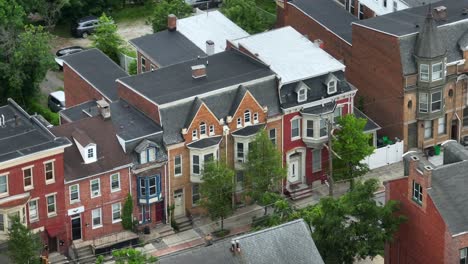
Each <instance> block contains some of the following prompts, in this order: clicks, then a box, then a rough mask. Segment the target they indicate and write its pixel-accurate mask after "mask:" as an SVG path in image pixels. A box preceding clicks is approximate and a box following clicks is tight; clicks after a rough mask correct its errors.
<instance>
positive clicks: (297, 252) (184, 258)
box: [160, 219, 324, 264]
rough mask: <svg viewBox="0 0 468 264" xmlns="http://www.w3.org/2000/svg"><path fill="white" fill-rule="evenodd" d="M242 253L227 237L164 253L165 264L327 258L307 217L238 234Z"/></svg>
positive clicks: (304, 263)
mask: <svg viewBox="0 0 468 264" xmlns="http://www.w3.org/2000/svg"><path fill="white" fill-rule="evenodd" d="M233 240H239V244H240V248H241V253H240V254H233V253H232V252H231V251H230V250H229V248H230V245H231V241H230V240H229V239H225V240H222V241H218V242H215V243H214V244H213V245H212V246H209V247H200V248H196V249H191V250H189V251H185V252H182V253H176V254H174V255H171V256H165V257H161V259H160V262H161V264H169V263H171V264H172V263H174V264H186V263H187V264H189V263H204V264H219V263H223V264H241V263H249V264H267V263H269V264H276V263H281V264H283V263H294V264H323V263H324V262H323V259H322V257H321V256H320V253H319V252H318V250H317V247H316V246H315V243H314V241H313V240H312V237H311V235H310V230H309V228H308V226H307V225H306V223H305V222H304V220H302V219H299V220H295V221H292V222H289V223H285V224H282V225H279V226H275V227H271V228H268V229H264V230H260V231H257V232H254V233H250V234H246V235H243V236H239V237H235V238H233Z"/></svg>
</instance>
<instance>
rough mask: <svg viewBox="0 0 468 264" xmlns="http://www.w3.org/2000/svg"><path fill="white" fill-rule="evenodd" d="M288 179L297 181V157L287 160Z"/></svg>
mask: <svg viewBox="0 0 468 264" xmlns="http://www.w3.org/2000/svg"><path fill="white" fill-rule="evenodd" d="M288 181H289V182H292V183H294V182H297V181H299V161H298V160H297V159H295V160H290V161H289V171H288Z"/></svg>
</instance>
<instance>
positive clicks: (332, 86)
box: [328, 4, 361, 94]
mask: <svg viewBox="0 0 468 264" xmlns="http://www.w3.org/2000/svg"><path fill="white" fill-rule="evenodd" d="M359 5H361V4H359ZM333 93H336V81H335V80H332V81H329V82H328V94H333Z"/></svg>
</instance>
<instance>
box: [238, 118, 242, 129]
mask: <svg viewBox="0 0 468 264" xmlns="http://www.w3.org/2000/svg"><path fill="white" fill-rule="evenodd" d="M237 127H238V128H239V127H242V118H240V117H239V118H237Z"/></svg>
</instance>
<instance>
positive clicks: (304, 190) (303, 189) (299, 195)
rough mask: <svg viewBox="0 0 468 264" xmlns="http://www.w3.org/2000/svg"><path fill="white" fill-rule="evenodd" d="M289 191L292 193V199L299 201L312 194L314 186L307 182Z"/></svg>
mask: <svg viewBox="0 0 468 264" xmlns="http://www.w3.org/2000/svg"><path fill="white" fill-rule="evenodd" d="M289 193H290V195H291V200H293V201H297V200H300V199H304V198H306V197H310V196H312V188H310V187H309V186H307V185H305V184H301V185H300V186H299V188H296V189H294V190H290V192H289Z"/></svg>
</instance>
